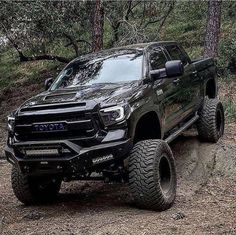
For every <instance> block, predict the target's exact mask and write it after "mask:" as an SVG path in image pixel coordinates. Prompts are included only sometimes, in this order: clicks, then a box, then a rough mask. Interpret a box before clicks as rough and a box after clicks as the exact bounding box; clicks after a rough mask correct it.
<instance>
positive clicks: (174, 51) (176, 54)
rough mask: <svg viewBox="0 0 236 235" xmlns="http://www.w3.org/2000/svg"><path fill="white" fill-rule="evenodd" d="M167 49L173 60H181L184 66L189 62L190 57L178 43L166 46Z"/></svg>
mask: <svg viewBox="0 0 236 235" xmlns="http://www.w3.org/2000/svg"><path fill="white" fill-rule="evenodd" d="M166 50H167V51H168V53H169V54H170V57H171V59H172V60H181V61H182V63H183V65H184V66H185V65H187V64H188V58H187V57H186V56H185V54H184V53H182V51H181V50H180V49H179V47H178V46H177V45H171V46H166Z"/></svg>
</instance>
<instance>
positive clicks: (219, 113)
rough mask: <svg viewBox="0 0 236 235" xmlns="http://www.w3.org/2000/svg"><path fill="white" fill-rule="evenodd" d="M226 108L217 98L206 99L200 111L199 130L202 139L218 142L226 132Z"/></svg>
mask: <svg viewBox="0 0 236 235" xmlns="http://www.w3.org/2000/svg"><path fill="white" fill-rule="evenodd" d="M224 123H225V117H224V109H223V105H222V103H221V102H220V101H219V100H218V99H217V98H216V99H208V98H207V99H206V100H205V102H204V105H203V107H202V109H201V110H200V111H199V119H198V122H197V130H198V135H199V138H200V140H202V141H205V142H213V143H216V142H217V141H218V140H219V138H220V137H221V136H223V134H224Z"/></svg>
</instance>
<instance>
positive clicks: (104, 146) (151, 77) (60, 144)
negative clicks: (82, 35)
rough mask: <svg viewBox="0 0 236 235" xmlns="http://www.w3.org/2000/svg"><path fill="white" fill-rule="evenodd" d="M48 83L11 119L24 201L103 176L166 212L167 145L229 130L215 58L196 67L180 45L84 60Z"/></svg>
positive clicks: (16, 178)
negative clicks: (191, 133) (192, 130)
mask: <svg viewBox="0 0 236 235" xmlns="http://www.w3.org/2000/svg"><path fill="white" fill-rule="evenodd" d="M45 86H46V91H45V92H43V93H41V94H39V95H37V96H35V97H33V98H31V99H30V100H28V101H26V102H25V103H24V104H23V105H22V106H21V107H20V108H19V109H17V110H16V111H15V112H13V114H12V115H10V116H9V117H8V129H9V136H8V140H7V146H6V151H5V152H6V157H7V160H8V161H9V162H10V163H11V164H12V165H13V167H12V179H11V180H12V187H13V191H14V193H15V195H16V197H17V198H18V199H19V200H20V201H21V202H22V203H25V204H32V203H39V202H45V201H50V200H53V199H55V197H56V196H57V194H58V192H59V190H60V186H61V182H62V181H63V180H64V181H70V180H90V179H91V180H94V179H101V180H105V181H108V180H111V181H119V182H128V183H129V187H130V192H131V195H132V197H133V199H134V202H135V203H136V205H137V206H138V207H140V208H146V209H152V210H159V211H160V210H165V209H167V208H169V207H170V206H171V205H172V204H173V202H174V199H175V195H176V170H175V160H174V157H173V154H172V152H171V149H170V147H169V146H168V143H170V142H171V141H172V140H173V139H175V138H176V137H177V136H178V135H179V134H181V133H182V132H183V131H184V130H186V129H187V128H189V127H190V126H192V125H193V124H194V123H196V126H197V130H198V133H199V137H200V139H201V140H203V141H209V142H217V141H218V139H219V138H220V137H221V136H222V135H223V132H224V111H223V106H222V104H221V102H220V101H219V100H218V99H217V93H218V91H217V81H216V71H215V65H214V61H213V59H211V58H210V59H203V60H197V61H191V59H190V58H189V56H188V55H187V53H186V52H185V51H184V50H183V48H182V47H181V46H179V45H178V44H177V43H175V42H153V43H146V44H136V45H130V46H125V47H122V48H114V49H110V50H104V51H101V52H99V53H93V54H88V55H85V56H81V57H79V58H77V59H75V60H73V61H72V62H70V63H69V64H68V65H67V66H66V67H65V68H64V69H63V70H62V72H61V73H60V74H59V76H58V77H57V78H56V79H55V80H53V79H48V80H46V82H45Z"/></svg>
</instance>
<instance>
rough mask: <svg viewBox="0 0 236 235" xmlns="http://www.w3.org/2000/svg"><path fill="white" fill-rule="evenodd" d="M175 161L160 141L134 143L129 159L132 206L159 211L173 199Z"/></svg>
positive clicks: (164, 208)
mask: <svg viewBox="0 0 236 235" xmlns="http://www.w3.org/2000/svg"><path fill="white" fill-rule="evenodd" d="M176 184H177V180H176V170H175V160H174V157H173V154H172V152H171V149H170V147H169V146H168V144H167V143H166V142H165V141H163V140H144V141H140V142H138V143H137V144H135V146H134V149H133V151H132V152H131V154H130V157H129V186H130V191H131V194H132V197H133V199H134V203H135V204H136V205H137V206H138V207H140V208H143V209H150V210H156V211H163V210H166V209H168V208H170V207H171V206H172V204H173V203H174V200H175V196H176Z"/></svg>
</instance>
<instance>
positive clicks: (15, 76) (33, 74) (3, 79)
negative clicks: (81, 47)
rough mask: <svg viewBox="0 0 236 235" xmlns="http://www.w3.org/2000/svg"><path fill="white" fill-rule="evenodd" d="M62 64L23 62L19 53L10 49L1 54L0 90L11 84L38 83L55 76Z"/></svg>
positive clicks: (53, 62)
mask: <svg viewBox="0 0 236 235" xmlns="http://www.w3.org/2000/svg"><path fill="white" fill-rule="evenodd" d="M61 66H62V65H61V64H60V63H58V62H55V61H33V62H25V63H22V62H20V61H19V59H18V57H17V54H16V53H15V52H14V51H12V50H8V51H6V52H3V53H1V54H0V90H3V89H5V88H7V87H10V86H16V85H23V84H26V83H27V84H28V83H38V82H42V81H43V80H45V79H46V78H47V77H51V76H55V75H56V74H57V72H58V68H61Z"/></svg>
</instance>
